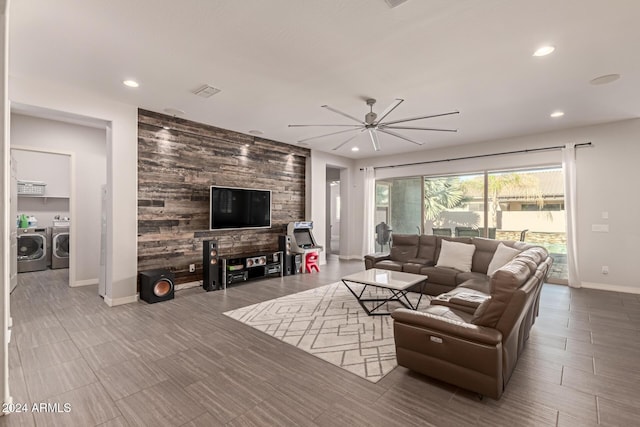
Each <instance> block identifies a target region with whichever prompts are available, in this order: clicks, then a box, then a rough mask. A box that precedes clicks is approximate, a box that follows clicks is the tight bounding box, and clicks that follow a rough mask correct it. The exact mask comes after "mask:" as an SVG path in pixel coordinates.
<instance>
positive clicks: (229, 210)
mask: <svg viewBox="0 0 640 427" xmlns="http://www.w3.org/2000/svg"><path fill="white" fill-rule="evenodd" d="M209 205H210V210H209V228H210V229H211V230H220V229H238V228H270V227H271V191H270V190H256V189H250V188H236V187H219V186H216V185H212V186H211V187H210V191H209Z"/></svg>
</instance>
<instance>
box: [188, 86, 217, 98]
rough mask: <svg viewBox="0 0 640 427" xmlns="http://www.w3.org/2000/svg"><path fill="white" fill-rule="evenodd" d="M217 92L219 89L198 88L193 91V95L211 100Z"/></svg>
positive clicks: (211, 87)
mask: <svg viewBox="0 0 640 427" xmlns="http://www.w3.org/2000/svg"><path fill="white" fill-rule="evenodd" d="M218 92H220V89H218V88H215V87H213V86H209V85H203V86H200V87H199V88H198V89H196V90H194V91H193V93H195V94H196V95H198V96H201V97H202V98H211V97H212V96H213V95H215V94H216V93H218Z"/></svg>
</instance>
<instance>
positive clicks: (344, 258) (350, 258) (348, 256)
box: [338, 255, 364, 261]
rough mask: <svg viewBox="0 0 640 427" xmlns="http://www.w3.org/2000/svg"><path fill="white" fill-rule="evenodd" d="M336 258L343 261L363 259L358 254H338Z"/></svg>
mask: <svg viewBox="0 0 640 427" xmlns="http://www.w3.org/2000/svg"><path fill="white" fill-rule="evenodd" d="M338 258H339V259H342V260H345V261H352V260H356V261H362V260H363V259H364V258H363V257H362V256H360V255H338Z"/></svg>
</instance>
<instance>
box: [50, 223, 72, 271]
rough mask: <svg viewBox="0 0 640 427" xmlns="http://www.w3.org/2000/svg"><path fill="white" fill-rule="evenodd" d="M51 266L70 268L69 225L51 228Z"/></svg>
mask: <svg viewBox="0 0 640 427" xmlns="http://www.w3.org/2000/svg"><path fill="white" fill-rule="evenodd" d="M51 268H52V269H54V268H69V227H53V228H52V229H51Z"/></svg>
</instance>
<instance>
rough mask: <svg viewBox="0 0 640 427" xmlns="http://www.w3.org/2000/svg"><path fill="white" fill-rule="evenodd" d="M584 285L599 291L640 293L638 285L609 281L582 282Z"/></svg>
mask: <svg viewBox="0 0 640 427" xmlns="http://www.w3.org/2000/svg"><path fill="white" fill-rule="evenodd" d="M582 287H583V288H586V289H597V290H599V291H609V292H622V293H625V294H640V288H638V287H632V286H620V285H610V284H608V283H596V282H582Z"/></svg>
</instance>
